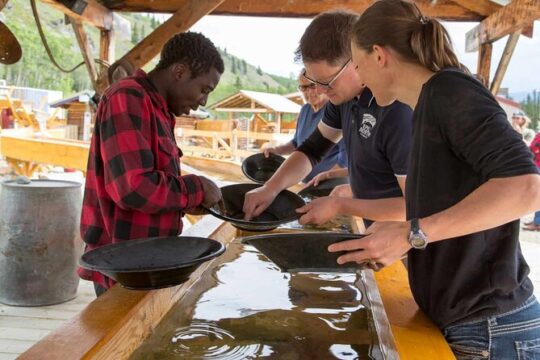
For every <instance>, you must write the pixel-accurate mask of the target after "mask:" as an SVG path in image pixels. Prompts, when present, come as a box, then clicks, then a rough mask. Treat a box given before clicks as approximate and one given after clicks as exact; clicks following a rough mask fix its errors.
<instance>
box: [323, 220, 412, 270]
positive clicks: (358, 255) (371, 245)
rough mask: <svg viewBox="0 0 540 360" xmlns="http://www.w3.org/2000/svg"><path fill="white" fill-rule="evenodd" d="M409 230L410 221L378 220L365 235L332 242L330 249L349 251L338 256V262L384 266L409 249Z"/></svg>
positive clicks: (331, 250) (333, 250)
mask: <svg viewBox="0 0 540 360" xmlns="http://www.w3.org/2000/svg"><path fill="white" fill-rule="evenodd" d="M409 232H410V223H409V222H404V221H384V222H376V223H374V224H373V225H371V226H370V227H369V228H368V229H367V230H366V236H365V237H363V238H361V239H354V240H347V241H342V242H340V243H337V244H332V245H330V246H329V247H328V251H330V252H337V251H347V253H346V254H344V255H341V256H340V257H339V258H338V264H344V263H347V262H356V263H358V264H360V263H364V264H365V263H371V264H377V265H378V267H384V266H388V265H390V264H392V263H394V262H395V261H397V260H399V259H400V258H401V257H402V256H403V255H404V254H405V253H406V252H407V251H409V249H410V248H411V245H410V244H409V240H408V239H409Z"/></svg>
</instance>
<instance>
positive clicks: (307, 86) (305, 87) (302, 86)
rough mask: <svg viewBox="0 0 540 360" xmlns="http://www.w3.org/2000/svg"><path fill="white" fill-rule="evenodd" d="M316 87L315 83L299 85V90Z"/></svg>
mask: <svg viewBox="0 0 540 360" xmlns="http://www.w3.org/2000/svg"><path fill="white" fill-rule="evenodd" d="M313 89H315V84H313V83H311V84H309V85H298V90H300V91H307V90H313Z"/></svg>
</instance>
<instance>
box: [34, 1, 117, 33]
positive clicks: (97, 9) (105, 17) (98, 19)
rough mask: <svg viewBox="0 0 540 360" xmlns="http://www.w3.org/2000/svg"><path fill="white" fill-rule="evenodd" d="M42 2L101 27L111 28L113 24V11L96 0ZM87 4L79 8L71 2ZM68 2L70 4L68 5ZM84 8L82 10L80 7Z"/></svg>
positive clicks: (72, 16) (71, 16)
mask: <svg viewBox="0 0 540 360" xmlns="http://www.w3.org/2000/svg"><path fill="white" fill-rule="evenodd" d="M41 2H42V3H44V4H47V5H50V6H52V7H54V8H55V9H58V10H60V11H61V12H63V13H64V14H66V15H67V16H69V17H70V18H73V19H76V20H77V21H81V22H86V23H88V24H90V25H93V26H95V27H97V28H99V29H105V30H110V29H112V26H113V13H112V11H110V10H109V9H107V8H106V7H104V6H103V5H101V4H99V3H98V2H97V1H96V0H85V1H80V0H79V1H66V0H41ZM78 3H80V4H86V6H84V5H81V6H80V7H79V8H77V7H76V6H75V5H70V4H78ZM65 4H67V5H68V6H69V7H68V6H66V5H65ZM80 8H82V12H81V11H79V9H80Z"/></svg>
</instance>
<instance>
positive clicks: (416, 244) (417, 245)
mask: <svg viewBox="0 0 540 360" xmlns="http://www.w3.org/2000/svg"><path fill="white" fill-rule="evenodd" d="M409 244H411V246H412V248H413V249H418V250H424V249H425V248H426V246H427V244H428V238H427V236H426V234H424V232H423V231H422V229H420V224H419V223H418V219H412V220H411V232H410V233H409Z"/></svg>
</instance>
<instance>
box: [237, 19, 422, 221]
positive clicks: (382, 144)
mask: <svg viewBox="0 0 540 360" xmlns="http://www.w3.org/2000/svg"><path fill="white" fill-rule="evenodd" d="M357 20H358V15H356V14H355V13H352V12H347V11H332V12H327V13H323V14H320V15H319V16H317V17H316V18H315V19H314V20H313V21H312V22H311V24H310V25H309V26H308V28H307V29H306V31H305V33H304V35H303V36H302V38H301V40H300V46H299V47H298V50H297V52H296V55H297V58H298V59H301V60H302V61H303V63H304V66H305V71H304V74H303V75H304V78H305V79H306V80H308V81H309V82H311V83H312V84H315V87H316V90H317V91H319V92H320V93H323V94H325V95H326V96H327V97H328V98H329V100H330V103H329V104H328V105H327V106H326V107H325V112H324V116H323V119H322V121H321V122H320V123H319V125H318V127H317V129H316V130H315V131H314V132H313V133H312V134H311V135H310V137H309V138H308V139H307V140H306V141H305V142H304V143H302V145H300V146H299V147H298V149H297V151H295V152H294V153H293V154H292V155H291V156H290V157H289V158H288V159H287V160H286V161H285V163H283V165H282V166H281V167H280V168H279V170H278V171H277V172H276V173H275V174H274V176H273V177H272V178H271V179H270V180H268V181H267V182H266V184H265V185H264V186H262V187H260V188H258V189H256V190H254V191H251V192H249V193H248V194H246V198H245V202H244V208H243V210H244V213H245V218H246V219H251V218H252V217H254V216H257V215H259V214H260V213H262V212H263V211H264V210H265V209H266V208H267V207H268V206H269V205H270V204H271V203H272V201H273V200H274V198H275V197H276V196H277V194H278V193H279V192H280V191H281V190H283V189H285V188H287V187H289V186H291V185H293V184H295V183H296V182H298V180H299V179H301V178H302V177H303V176H305V174H307V173H309V172H310V171H311V168H312V167H313V166H314V165H315V164H317V162H318V161H320V159H321V157H322V156H323V155H324V154H325V153H326V151H327V150H328V149H329V148H331V147H332V146H333V145H334V144H335V143H336V142H338V141H339V140H340V139H341V138H343V139H344V142H345V148H346V151H347V155H348V158H349V160H348V168H349V177H350V185H351V190H352V193H353V196H354V198H352V199H351V198H340V197H336V196H329V197H323V198H319V199H316V200H314V201H312V202H311V203H309V204H308V205H306V206H304V207H302V208H300V209H297V211H298V212H299V213H303V216H302V217H301V218H300V223H302V224H306V223H316V224H321V223H324V222H326V221H328V220H330V219H331V218H333V217H335V216H336V215H339V214H348V215H355V216H359V217H362V218H363V219H364V223H365V225H366V227H367V226H369V225H370V224H371V223H372V222H373V221H390V220H400V221H404V220H405V200H404V193H405V178H406V174H407V163H408V154H409V148H410V142H411V134H412V110H411V109H410V108H409V107H408V106H406V105H404V104H402V103H399V102H394V103H393V104H392V105H390V106H387V107H380V106H379V105H378V104H377V102H376V100H375V99H374V98H373V95H372V94H371V91H370V90H369V89H368V88H365V87H364V85H363V84H362V83H360V81H359V79H358V75H357V73H356V71H355V68H354V65H353V64H352V63H351V48H350V47H351V39H350V35H349V33H350V30H351V29H352V27H353V25H354V23H355V22H356V21H357Z"/></svg>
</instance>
